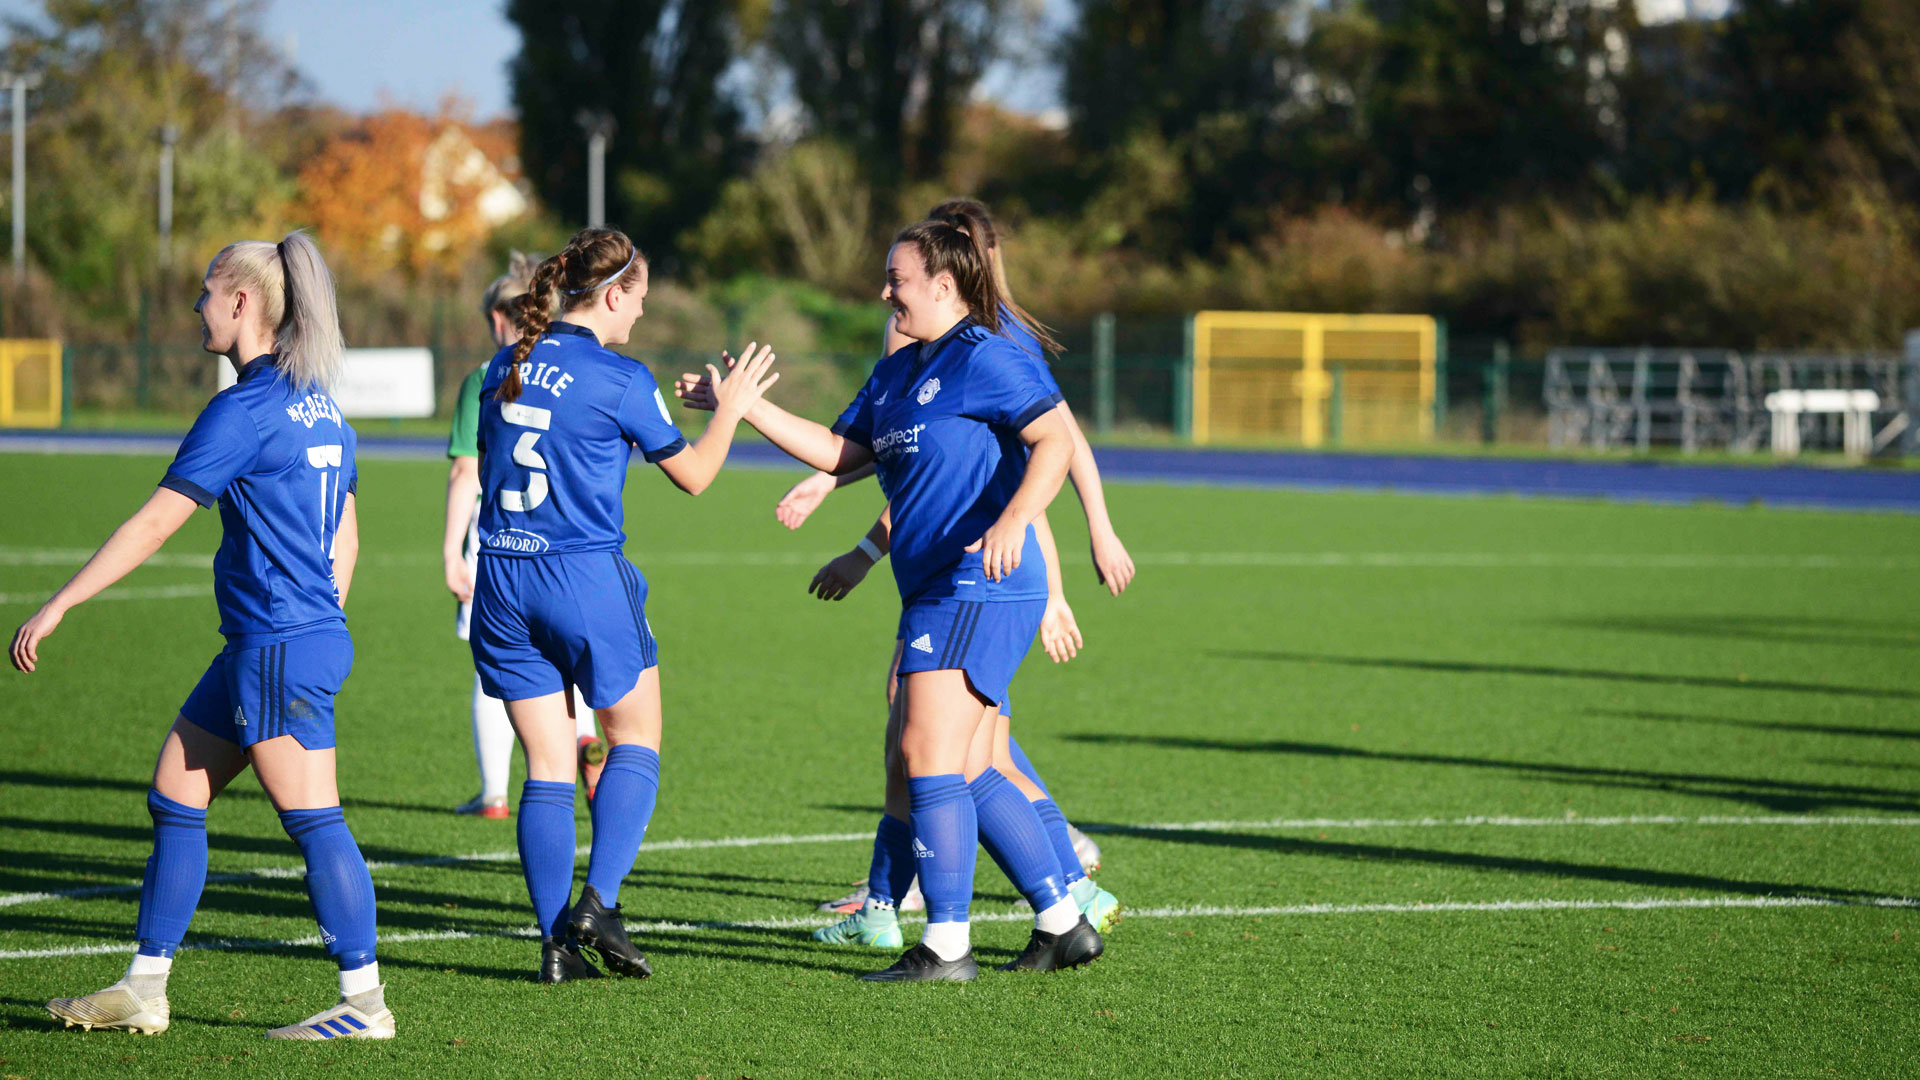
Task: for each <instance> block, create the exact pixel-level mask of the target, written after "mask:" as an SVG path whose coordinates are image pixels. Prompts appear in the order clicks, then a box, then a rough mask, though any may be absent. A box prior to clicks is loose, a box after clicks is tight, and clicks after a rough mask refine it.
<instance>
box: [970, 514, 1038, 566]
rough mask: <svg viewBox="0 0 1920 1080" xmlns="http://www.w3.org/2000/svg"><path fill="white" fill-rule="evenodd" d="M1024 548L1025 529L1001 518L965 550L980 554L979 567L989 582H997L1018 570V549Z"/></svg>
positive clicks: (1025, 543)
mask: <svg viewBox="0 0 1920 1080" xmlns="http://www.w3.org/2000/svg"><path fill="white" fill-rule="evenodd" d="M1026 546H1027V527H1026V526H1025V525H1019V524H1015V523H1012V522H1009V521H1008V520H1007V519H1006V518H1001V519H1000V520H999V521H996V522H994V523H993V527H992V528H990V529H988V530H987V535H985V536H983V537H981V538H980V539H978V540H975V541H974V542H973V543H972V544H971V545H969V546H968V548H967V550H968V551H977V552H979V553H980V565H981V567H982V568H983V569H984V570H985V571H986V574H987V579H988V580H989V581H999V580H1000V579H1001V578H1003V577H1006V576H1007V575H1008V574H1011V573H1013V572H1014V571H1015V570H1018V569H1020V549H1021V548H1024V547H1026Z"/></svg>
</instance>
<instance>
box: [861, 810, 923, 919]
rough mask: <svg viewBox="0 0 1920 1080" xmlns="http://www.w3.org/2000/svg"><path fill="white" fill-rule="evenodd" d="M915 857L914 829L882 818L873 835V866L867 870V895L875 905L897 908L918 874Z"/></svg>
mask: <svg viewBox="0 0 1920 1080" xmlns="http://www.w3.org/2000/svg"><path fill="white" fill-rule="evenodd" d="M917 861H918V860H917V859H915V858H914V857H913V827H912V826H911V825H908V824H907V823H906V822H904V821H901V820H900V819H899V818H897V817H892V816H890V815H887V814H881V815H880V827H879V828H878V829H876V830H875V831H874V834H873V865H872V866H871V867H870V868H868V870H867V896H868V897H869V898H871V899H872V900H873V901H874V902H876V903H881V904H891V905H898V904H899V903H900V898H901V897H902V896H905V895H906V894H907V890H908V889H909V888H911V887H912V886H913V875H914V874H916V873H918V872H919V867H917V866H915V865H914V863H915V862H917Z"/></svg>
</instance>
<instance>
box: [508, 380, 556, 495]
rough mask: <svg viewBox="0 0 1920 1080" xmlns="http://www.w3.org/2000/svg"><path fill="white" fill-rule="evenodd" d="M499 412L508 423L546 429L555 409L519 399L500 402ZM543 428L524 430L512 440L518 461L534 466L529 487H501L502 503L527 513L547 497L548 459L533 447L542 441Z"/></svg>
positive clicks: (514, 455) (528, 481)
mask: <svg viewBox="0 0 1920 1080" xmlns="http://www.w3.org/2000/svg"><path fill="white" fill-rule="evenodd" d="M500 416H501V418H502V419H504V420H505V421H506V422H507V423H509V424H514V425H516V426H519V427H530V428H539V429H540V431H545V430H547V429H548V428H550V427H552V426H553V410H552V409H536V408H534V407H533V406H531V405H522V404H520V403H519V402H516V401H503V402H501V403H500ZM540 431H523V432H521V433H520V441H519V442H517V443H515V444H513V461H514V464H516V465H525V466H526V467H527V468H529V469H532V470H534V473H533V475H532V476H529V477H528V478H527V490H525V491H514V490H511V489H507V488H502V489H501V491H500V506H501V508H502V509H505V510H511V511H513V512H515V513H525V512H527V511H528V510H532V509H533V508H534V507H536V506H539V505H540V504H541V503H543V502H546V501H547V473H546V469H547V459H546V458H543V457H541V456H540V452H539V451H537V450H535V449H534V448H533V444H534V443H537V442H539V441H540Z"/></svg>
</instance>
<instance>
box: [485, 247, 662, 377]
mask: <svg viewBox="0 0 1920 1080" xmlns="http://www.w3.org/2000/svg"><path fill="white" fill-rule="evenodd" d="M646 267H647V257H646V256H645V255H642V254H641V253H640V249H639V248H637V247H635V246H634V243H633V241H632V240H630V239H628V238H627V234H625V233H623V232H621V231H620V230H618V229H581V230H580V231H579V232H577V233H574V234H573V239H571V240H569V241H567V246H566V247H564V248H562V249H561V250H560V253H559V254H558V255H555V256H554V257H553V258H551V259H548V260H546V261H545V262H543V263H541V264H540V265H539V266H537V267H535V268H534V271H533V280H532V281H530V282H528V283H527V291H526V292H525V293H523V294H521V295H520V296H517V297H515V298H514V300H513V302H512V306H511V308H510V309H509V314H511V315H512V316H513V325H514V328H515V329H517V330H519V331H520V340H519V341H516V342H514V345H513V363H512V364H511V365H509V366H508V368H507V377H506V378H505V379H503V380H501V382H500V386H499V388H498V389H496V390H495V391H494V392H493V396H494V398H495V399H497V400H499V401H518V400H519V399H520V365H521V364H524V363H526V361H527V357H529V356H531V355H533V348H534V346H536V345H538V344H540V339H541V338H542V337H544V336H546V333H547V328H548V327H550V326H552V325H553V316H554V313H555V312H560V313H561V314H565V313H566V312H568V311H573V310H575V309H577V308H582V307H585V306H586V305H588V304H590V303H592V302H593V299H594V297H596V296H599V295H600V290H602V289H605V288H607V287H608V286H611V285H619V286H620V287H621V288H623V289H624V288H628V287H631V285H632V284H633V283H634V282H636V281H638V280H639V278H640V275H641V274H644V273H646Z"/></svg>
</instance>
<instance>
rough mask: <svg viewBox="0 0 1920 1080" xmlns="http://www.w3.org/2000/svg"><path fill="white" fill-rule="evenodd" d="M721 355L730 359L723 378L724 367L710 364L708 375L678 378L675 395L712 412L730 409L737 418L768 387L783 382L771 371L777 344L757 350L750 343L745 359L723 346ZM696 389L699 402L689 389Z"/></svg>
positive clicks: (751, 406) (694, 405)
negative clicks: (688, 391) (721, 369)
mask: <svg viewBox="0 0 1920 1080" xmlns="http://www.w3.org/2000/svg"><path fill="white" fill-rule="evenodd" d="M720 358H721V359H722V360H724V361H726V365H727V372H728V374H727V375H726V376H725V377H724V378H723V377H721V375H720V370H719V369H718V368H716V367H714V366H713V365H712V364H708V365H707V373H706V374H705V375H694V374H692V373H691V372H689V373H686V374H683V375H681V376H680V378H678V379H676V380H674V383H673V392H674V394H675V396H677V397H680V398H681V399H683V400H687V404H689V405H691V406H693V407H694V408H696V409H704V410H706V411H708V412H722V411H725V412H728V413H731V414H732V415H733V416H734V418H735V419H739V418H741V417H744V416H745V415H746V414H747V410H749V409H751V408H753V407H754V405H756V404H758V403H759V401H760V399H761V397H763V396H764V395H765V394H766V392H767V388H768V387H770V386H772V385H773V384H774V383H776V382H779V381H780V373H779V372H777V371H774V372H769V371H768V370H767V369H768V368H771V367H772V366H773V361H774V355H773V346H771V345H761V346H760V347H759V349H758V351H755V348H754V344H753V343H751V342H749V343H748V345H747V348H746V350H745V359H742V360H736V359H734V357H733V355H732V354H731V353H728V352H727V351H726V350H724V349H722V350H721V352H720ZM689 389H691V390H693V392H694V393H695V394H697V395H698V397H699V403H698V404H696V403H695V402H694V401H692V400H690V399H688V394H687V392H686V391H687V390H689Z"/></svg>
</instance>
